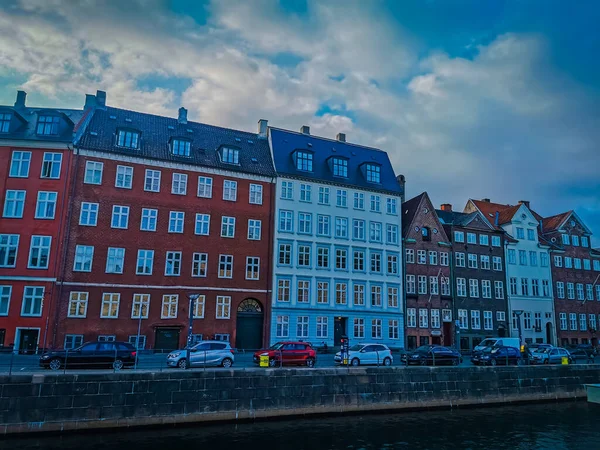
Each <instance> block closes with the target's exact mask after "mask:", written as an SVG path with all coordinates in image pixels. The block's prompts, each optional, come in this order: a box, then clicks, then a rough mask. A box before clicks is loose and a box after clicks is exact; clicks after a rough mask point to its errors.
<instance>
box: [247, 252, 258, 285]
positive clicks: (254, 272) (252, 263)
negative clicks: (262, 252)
mask: <svg viewBox="0 0 600 450" xmlns="http://www.w3.org/2000/svg"><path fill="white" fill-rule="evenodd" d="M258 279H260V258H257V257H255V256H248V257H246V280H258Z"/></svg>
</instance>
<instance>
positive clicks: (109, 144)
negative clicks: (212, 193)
mask: <svg viewBox="0 0 600 450" xmlns="http://www.w3.org/2000/svg"><path fill="white" fill-rule="evenodd" d="M87 120H89V122H88V124H87V126H85V129H84V130H83V132H82V134H81V136H80V137H79V138H78V140H77V141H76V145H77V146H78V147H80V148H83V149H87V150H95V151H102V152H109V153H118V154H122V155H127V156H137V157H141V158H149V159H155V160H162V161H172V162H178V163H184V164H186V163H187V164H195V165H201V166H205V167H211V168H217V169H223V170H230V171H234V172H244V173H250V174H254V175H263V176H268V177H273V176H274V175H275V171H274V169H273V162H272V160H271V152H270V150H269V144H268V142H267V139H265V138H259V136H258V134H256V133H249V132H245V131H238V130H232V129H229V128H221V127H216V126H213V125H206V124H203V123H198V122H191V121H187V123H180V122H179V121H178V120H177V119H176V118H171V117H163V116H157V115H153V114H146V113H140V112H135V111H129V110H125V109H119V108H112V107H106V108H105V109H100V108H98V109H95V110H94V112H93V115H92V116H91V117H88V118H87ZM119 129H129V130H135V131H138V132H139V133H140V141H139V148H138V149H129V148H122V147H118V146H117V145H116V136H117V132H118V130H119ZM173 138H182V139H186V140H189V141H190V142H191V152H190V156H189V157H186V156H176V155H173V154H172V153H171V151H170V142H171V139H173ZM223 146H227V147H232V148H235V149H238V150H239V164H238V165H234V164H227V163H224V162H222V161H221V159H220V156H219V155H218V151H219V149H221V148H222V147H223Z"/></svg>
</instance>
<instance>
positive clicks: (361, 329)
mask: <svg viewBox="0 0 600 450" xmlns="http://www.w3.org/2000/svg"><path fill="white" fill-rule="evenodd" d="M354 337H355V338H357V339H364V337H365V319H354Z"/></svg>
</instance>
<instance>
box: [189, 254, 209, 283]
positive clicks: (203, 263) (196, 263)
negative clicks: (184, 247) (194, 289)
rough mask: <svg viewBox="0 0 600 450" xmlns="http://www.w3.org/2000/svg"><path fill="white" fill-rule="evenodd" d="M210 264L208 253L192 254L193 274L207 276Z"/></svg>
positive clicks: (194, 275)
mask: <svg viewBox="0 0 600 450" xmlns="http://www.w3.org/2000/svg"><path fill="white" fill-rule="evenodd" d="M207 266H208V253H194V254H193V255H192V276H193V277H206V273H207Z"/></svg>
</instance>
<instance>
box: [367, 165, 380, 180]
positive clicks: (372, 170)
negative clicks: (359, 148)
mask: <svg viewBox="0 0 600 450" xmlns="http://www.w3.org/2000/svg"><path fill="white" fill-rule="evenodd" d="M367 181H368V182H369V183H381V167H380V166H378V165H377V164H367Z"/></svg>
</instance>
